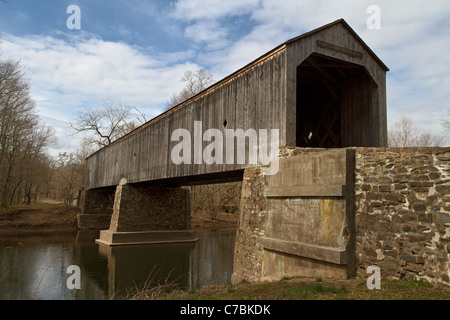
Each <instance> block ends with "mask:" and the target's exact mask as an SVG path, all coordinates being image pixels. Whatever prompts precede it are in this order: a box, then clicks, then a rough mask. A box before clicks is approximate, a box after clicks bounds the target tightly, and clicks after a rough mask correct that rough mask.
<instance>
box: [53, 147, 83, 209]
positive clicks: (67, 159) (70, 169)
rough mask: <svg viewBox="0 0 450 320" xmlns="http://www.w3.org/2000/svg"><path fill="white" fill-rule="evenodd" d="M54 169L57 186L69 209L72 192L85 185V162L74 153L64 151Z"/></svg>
mask: <svg viewBox="0 0 450 320" xmlns="http://www.w3.org/2000/svg"><path fill="white" fill-rule="evenodd" d="M54 170H55V173H54V182H55V188H56V190H58V192H59V195H60V197H62V198H63V199H64V204H65V207H66V211H67V210H68V209H69V206H70V202H71V196H72V194H73V193H75V192H76V191H78V190H80V189H81V188H82V187H83V183H84V179H83V176H84V164H83V162H81V161H80V160H79V159H78V158H77V157H76V156H75V155H74V154H73V153H70V154H68V153H67V152H62V153H60V154H59V156H58V158H57V159H56V162H55V168H54Z"/></svg>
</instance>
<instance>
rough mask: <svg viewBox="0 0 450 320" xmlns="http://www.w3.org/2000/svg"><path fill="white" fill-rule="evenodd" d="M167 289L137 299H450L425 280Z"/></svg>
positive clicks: (299, 281) (287, 282)
mask: <svg viewBox="0 0 450 320" xmlns="http://www.w3.org/2000/svg"><path fill="white" fill-rule="evenodd" d="M170 289H171V288H169V287H163V288H157V289H153V290H152V291H150V292H149V294H145V293H144V292H143V293H142V294H141V295H138V296H136V297H135V298H136V299H142V300H450V288H443V287H435V286H433V285H431V284H429V283H426V282H422V281H407V280H384V281H382V287H381V289H380V290H369V289H367V286H366V279H365V278H355V279H349V280H331V279H325V280H322V279H320V278H319V279H311V278H292V279H283V280H281V281H276V282H264V283H257V284H250V283H241V284H238V285H224V286H208V287H205V288H202V289H199V290H191V291H183V290H179V289H174V290H172V291H170Z"/></svg>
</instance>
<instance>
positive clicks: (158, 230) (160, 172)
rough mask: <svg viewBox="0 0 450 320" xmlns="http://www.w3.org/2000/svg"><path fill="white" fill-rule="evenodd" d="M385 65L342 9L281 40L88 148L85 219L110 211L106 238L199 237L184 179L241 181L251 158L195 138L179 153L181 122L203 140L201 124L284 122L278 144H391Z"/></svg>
mask: <svg viewBox="0 0 450 320" xmlns="http://www.w3.org/2000/svg"><path fill="white" fill-rule="evenodd" d="M387 71H388V68H387V67H386V66H385V65H384V64H383V62H382V61H381V60H380V59H379V58H378V57H377V56H376V55H375V54H374V53H373V52H372V50H371V49H370V48H369V47H368V46H367V45H366V44H365V43H364V42H363V41H362V40H361V38H360V37H359V36H358V35H357V34H356V33H355V32H354V31H353V30H352V28H351V27H350V26H349V25H348V24H347V23H346V22H345V21H344V20H342V19H341V20H337V21H335V22H333V23H330V24H328V25H325V26H323V27H320V28H318V29H316V30H313V31H311V32H308V33H305V34H303V35H301V36H299V37H296V38H294V39H291V40H289V41H287V42H285V43H283V44H281V45H279V46H278V47H276V48H274V49H273V50H271V51H269V52H268V53H266V54H265V55H263V56H261V57H259V58H258V59H256V60H254V61H253V62H251V63H249V64H248V65H246V66H245V67H243V68H242V69H240V70H238V71H236V72H235V73H233V74H231V75H229V76H228V77H226V78H224V79H223V80H221V81H219V82H217V83H216V84H214V85H212V86H211V87H209V88H208V89H206V90H204V91H203V92H201V93H199V94H197V95H196V96H194V97H192V98H190V99H189V100H187V101H185V102H183V103H181V104H180V105H177V106H175V107H174V108H172V109H170V110H168V111H167V112H165V113H163V114H161V115H159V116H158V117H156V118H154V119H153V120H151V121H149V122H147V123H145V124H144V125H142V126H141V127H139V128H137V129H136V130H134V131H133V132H131V133H129V134H128V135H126V136H125V137H123V138H121V139H120V140H118V141H116V142H114V143H113V144H111V145H109V146H108V147H106V148H103V149H101V150H99V151H97V152H96V153H94V154H93V155H91V156H90V157H89V158H87V162H86V186H85V188H86V194H85V200H84V205H83V214H82V215H80V217H79V224H80V227H81V228H83V227H89V226H91V225H92V223H94V222H95V221H102V219H106V220H104V221H106V229H107V226H109V230H105V231H102V233H101V236H100V240H99V242H100V243H104V244H107V245H114V244H124V243H142V242H152V241H192V240H195V236H194V235H193V234H192V233H190V232H189V231H188V230H189V229H190V227H189V217H190V206H189V194H188V191H187V190H186V189H184V188H180V186H183V185H191V184H206V183H216V182H225V181H237V180H240V179H242V176H243V172H244V169H245V168H247V167H249V166H253V165H254V164H250V163H249V162H248V161H246V162H245V163H242V162H239V161H231V162H225V161H223V162H219V163H206V162H205V161H199V162H196V161H194V159H195V158H196V154H195V153H196V152H197V151H196V150H197V149H196V148H191V149H184V150H183V151H184V152H186V150H191V155H190V156H189V157H188V158H189V159H192V162H188V161H186V162H184V163H179V164H177V163H174V161H173V159H172V158H171V155H172V152H173V150H174V148H175V147H176V146H177V145H178V144H179V143H180V142H179V141H173V137H172V135H173V133H174V132H175V131H176V130H177V129H185V130H187V131H186V132H190V133H191V136H190V137H191V141H189V142H190V143H191V145H192V146H195V145H196V144H197V147H199V148H200V150H203V149H204V148H205V147H206V146H207V145H208V144H209V143H210V142H208V141H204V140H200V142H199V140H198V139H197V140H196V137H195V134H194V131H195V130H196V129H198V125H199V124H201V128H202V130H203V132H204V131H205V130H207V129H210V128H213V129H216V130H219V131H220V132H222V133H223V136H225V135H226V133H225V131H226V130H227V129H235V130H237V129H242V130H243V131H244V132H247V130H255V132H260V131H259V130H269V131H270V130H277V131H278V133H279V137H278V138H279V141H278V144H277V145H279V146H280V147H283V146H297V147H311V148H342V147H350V146H371V147H383V146H386V145H387V128H386V126H387V121H386V72H387ZM196 126H197V127H196ZM185 142H187V141H185ZM199 143H200V146H199V145H198V144H199ZM233 143H234V142H233ZM245 143H246V144H245V145H246V147H249V139H247V141H246V142H245ZM223 148H225V146H223ZM246 150H249V149H248V148H246ZM224 153H225V150H224ZM246 160H248V156H247V158H246ZM111 214H112V218H111Z"/></svg>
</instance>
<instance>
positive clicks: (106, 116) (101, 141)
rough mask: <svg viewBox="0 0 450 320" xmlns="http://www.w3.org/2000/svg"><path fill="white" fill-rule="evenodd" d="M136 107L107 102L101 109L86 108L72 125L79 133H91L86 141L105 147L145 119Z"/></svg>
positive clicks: (98, 146) (92, 144) (96, 146)
mask: <svg viewBox="0 0 450 320" xmlns="http://www.w3.org/2000/svg"><path fill="white" fill-rule="evenodd" d="M136 110H137V109H136V108H135V107H132V106H129V105H124V104H122V103H119V104H117V105H113V104H112V103H111V102H105V103H104V104H103V108H101V109H99V110H93V109H86V110H85V111H84V112H81V113H80V114H79V115H78V118H77V119H76V120H75V121H74V122H72V123H71V124H70V125H71V127H72V128H73V129H75V131H76V132H77V133H82V132H84V133H89V136H88V137H86V138H85V142H86V143H87V144H89V145H91V146H94V147H95V148H97V149H98V148H103V147H106V146H108V145H110V144H111V143H113V142H114V141H115V140H117V139H119V138H121V137H123V136H124V135H126V134H127V133H129V132H130V131H132V130H134V129H135V128H136V127H137V124H138V123H143V121H145V120H146V119H145V116H144V115H143V114H142V113H141V112H140V111H139V114H138V115H136V114H135V113H134V112H135V111H136Z"/></svg>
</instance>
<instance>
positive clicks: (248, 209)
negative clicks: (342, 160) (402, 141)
mask: <svg viewBox="0 0 450 320" xmlns="http://www.w3.org/2000/svg"><path fill="white" fill-rule="evenodd" d="M352 149H354V150H355V177H354V178H355V210H354V212H355V229H356V230H355V235H356V236H355V238H356V244H355V247H356V264H357V269H358V273H359V274H360V275H361V276H363V277H367V274H366V273H365V272H366V269H367V267H368V266H370V265H378V266H380V268H381V276H382V279H383V278H384V279H387V278H406V279H420V280H424V281H427V282H430V283H433V284H442V285H447V286H450V280H449V277H450V269H449V268H450V262H449V261H450V148H402V149H397V148H352ZM311 151H313V150H311V149H301V148H283V149H281V150H280V157H290V156H295V155H299V154H304V153H308V152H311ZM317 151H320V150H318V149H315V150H314V152H317ZM266 188H267V177H265V176H261V174H260V169H259V168H258V167H255V168H249V169H246V171H245V174H244V181H243V189H242V197H241V209H240V210H241V211H240V214H241V216H240V224H239V229H238V231H237V239H236V247H235V257H234V259H235V260H234V265H235V267H234V268H235V269H234V273H233V277H232V281H233V282H234V283H237V282H239V281H241V280H243V279H246V280H247V281H260V280H261V279H262V273H263V265H264V247H263V245H262V239H263V238H264V237H265V223H266V221H265V220H266V198H265V196H264V191H265V189H266Z"/></svg>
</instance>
